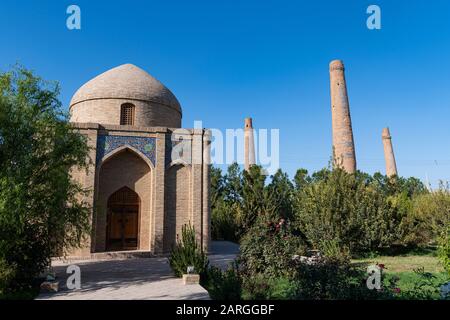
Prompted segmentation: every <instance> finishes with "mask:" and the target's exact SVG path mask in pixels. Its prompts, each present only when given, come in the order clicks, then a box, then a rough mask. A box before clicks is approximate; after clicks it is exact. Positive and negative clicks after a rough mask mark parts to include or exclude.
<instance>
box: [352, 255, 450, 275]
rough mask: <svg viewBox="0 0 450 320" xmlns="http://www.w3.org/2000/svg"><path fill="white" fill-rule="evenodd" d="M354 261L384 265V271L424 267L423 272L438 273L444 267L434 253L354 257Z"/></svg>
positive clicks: (391, 271) (410, 270)
mask: <svg viewBox="0 0 450 320" xmlns="http://www.w3.org/2000/svg"><path fill="white" fill-rule="evenodd" d="M353 262H355V263H364V264H376V263H381V264H384V265H385V268H386V269H385V272H386V273H399V272H413V271H414V269H418V268H424V271H425V272H431V273H440V272H443V271H444V269H443V267H442V265H441V264H440V263H439V259H438V258H437V257H435V256H434V255H400V256H379V257H375V258H364V259H354V260H353Z"/></svg>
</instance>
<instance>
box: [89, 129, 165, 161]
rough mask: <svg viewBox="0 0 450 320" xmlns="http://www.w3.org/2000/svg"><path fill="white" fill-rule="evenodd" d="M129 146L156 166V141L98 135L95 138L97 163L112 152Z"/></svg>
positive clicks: (145, 138)
mask: <svg viewBox="0 0 450 320" xmlns="http://www.w3.org/2000/svg"><path fill="white" fill-rule="evenodd" d="M123 146H130V147H133V148H134V149H136V150H138V151H140V152H141V153H142V154H143V155H144V156H145V157H147V158H148V159H149V160H150V162H151V163H152V164H153V166H155V164H156V139H155V138H149V137H132V136H108V135H100V136H98V138H97V163H98V164H99V163H100V161H101V160H102V159H103V158H104V157H105V156H107V155H108V154H110V153H111V152H113V151H114V150H116V149H118V148H120V147H123Z"/></svg>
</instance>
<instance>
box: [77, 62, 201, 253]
mask: <svg viewBox="0 0 450 320" xmlns="http://www.w3.org/2000/svg"><path fill="white" fill-rule="evenodd" d="M70 114H71V122H72V124H73V126H74V128H76V130H79V131H80V132H81V133H82V134H84V135H85V136H87V137H88V143H89V145H90V146H91V151H90V158H91V161H92V163H91V165H90V167H89V170H88V171H87V172H86V171H85V170H83V171H80V170H74V173H73V177H74V178H75V179H76V180H77V181H79V182H80V183H81V184H82V185H83V186H85V187H86V188H89V189H90V190H91V192H90V195H89V196H88V197H87V198H86V199H85V200H86V201H87V202H88V203H89V204H90V205H91V206H92V208H93V212H92V234H91V237H90V241H88V243H86V244H85V246H84V247H83V248H82V249H78V250H76V251H74V252H73V253H72V254H73V255H75V256H87V255H90V254H91V253H94V252H105V251H123V250H140V251H149V252H152V253H155V254H161V253H166V252H168V251H169V250H170V248H171V246H172V245H173V244H174V242H175V241H176V238H177V235H180V234H181V227H182V226H183V225H184V224H188V223H190V224H191V225H192V226H194V227H195V230H196V232H197V236H198V239H199V241H200V242H201V243H202V245H203V247H204V248H205V249H206V250H207V249H208V245H209V241H210V236H209V234H210V203H209V189H210V166H209V162H210V161H209V154H210V133H209V131H208V130H205V129H181V119H182V109H181V106H180V104H179V102H178V100H177V98H176V97H175V96H174V95H173V94H172V92H170V90H169V89H167V88H166V87H165V86H164V85H163V84H161V83H160V82H159V81H158V80H156V79H155V78H153V77H152V76H151V75H149V74H148V73H147V72H145V71H143V70H142V69H140V68H138V67H136V66H134V65H131V64H126V65H122V66H119V67H116V68H114V69H111V70H109V71H107V72H105V73H103V74H101V75H99V76H97V77H96V78H94V79H92V80H90V81H89V82H87V83H86V84H84V85H83V86H82V87H81V88H80V89H79V90H78V91H77V92H76V93H75V95H74V96H73V98H72V101H71V103H70Z"/></svg>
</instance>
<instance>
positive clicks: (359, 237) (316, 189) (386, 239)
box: [295, 169, 399, 253]
mask: <svg viewBox="0 0 450 320" xmlns="http://www.w3.org/2000/svg"><path fill="white" fill-rule="evenodd" d="M318 177H320V178H318ZM313 179H314V182H313V183H311V184H310V185H308V186H307V187H306V188H304V189H303V190H301V191H299V192H297V195H296V200H295V208H296V225H297V227H298V229H299V230H301V231H303V232H304V234H305V235H306V237H307V238H308V240H309V241H310V242H311V243H312V245H313V246H315V247H316V248H318V249H321V247H320V246H321V243H323V241H324V240H326V241H331V240H333V241H335V242H336V243H337V245H338V246H339V247H340V248H348V249H350V250H351V252H354V253H356V252H360V251H369V250H374V249H377V248H379V247H381V246H385V245H389V244H391V243H393V241H395V240H396V239H397V232H396V226H397V225H398V223H399V221H398V216H397V211H396V210H395V209H394V208H392V207H391V206H390V204H389V202H388V201H387V199H386V197H384V196H383V194H381V193H380V192H378V190H377V189H376V188H373V187H372V186H371V185H370V184H368V179H367V177H363V176H361V175H357V174H356V175H354V174H348V173H346V172H345V171H343V170H342V169H335V170H333V171H324V170H322V171H320V174H318V175H315V177H314V178H313Z"/></svg>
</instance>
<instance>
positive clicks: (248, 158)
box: [244, 118, 256, 170]
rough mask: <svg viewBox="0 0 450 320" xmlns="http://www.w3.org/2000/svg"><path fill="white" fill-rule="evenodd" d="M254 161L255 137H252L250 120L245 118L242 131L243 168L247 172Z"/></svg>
mask: <svg viewBox="0 0 450 320" xmlns="http://www.w3.org/2000/svg"><path fill="white" fill-rule="evenodd" d="M254 164H256V161H255V137H254V136H253V122H252V118H245V129H244V168H245V170H248V169H249V168H250V166H252V165H254Z"/></svg>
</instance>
